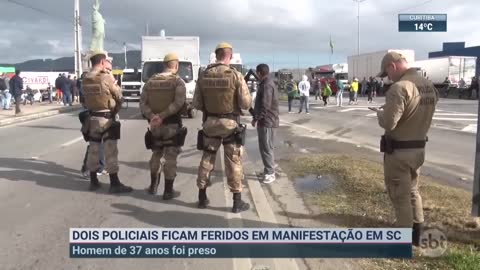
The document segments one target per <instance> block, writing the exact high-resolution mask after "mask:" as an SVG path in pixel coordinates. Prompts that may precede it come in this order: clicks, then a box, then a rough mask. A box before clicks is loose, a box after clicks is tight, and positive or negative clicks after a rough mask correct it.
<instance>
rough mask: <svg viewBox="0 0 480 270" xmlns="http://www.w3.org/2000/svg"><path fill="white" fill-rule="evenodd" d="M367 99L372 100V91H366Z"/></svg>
mask: <svg viewBox="0 0 480 270" xmlns="http://www.w3.org/2000/svg"><path fill="white" fill-rule="evenodd" d="M368 101H373V91H368Z"/></svg>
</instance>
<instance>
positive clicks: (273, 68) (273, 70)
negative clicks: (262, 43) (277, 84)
mask: <svg viewBox="0 0 480 270" xmlns="http://www.w3.org/2000/svg"><path fill="white" fill-rule="evenodd" d="M272 72H275V54H274V55H273V64H272Z"/></svg>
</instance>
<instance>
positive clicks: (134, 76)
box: [122, 72, 142, 82]
mask: <svg viewBox="0 0 480 270" xmlns="http://www.w3.org/2000/svg"><path fill="white" fill-rule="evenodd" d="M141 78H142V73H140V72H137V73H135V72H131V73H130V72H128V73H125V72H124V73H123V75H122V81H123V82H140V80H141Z"/></svg>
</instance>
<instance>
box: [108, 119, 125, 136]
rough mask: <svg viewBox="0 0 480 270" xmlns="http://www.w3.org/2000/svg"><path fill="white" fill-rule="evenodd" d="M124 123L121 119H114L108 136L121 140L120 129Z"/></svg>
mask: <svg viewBox="0 0 480 270" xmlns="http://www.w3.org/2000/svg"><path fill="white" fill-rule="evenodd" d="M121 126H122V124H121V123H120V122H119V121H113V122H112V125H111V126H110V128H109V129H108V138H109V139H111V140H120V129H121Z"/></svg>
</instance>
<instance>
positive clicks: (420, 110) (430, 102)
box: [377, 55, 438, 243]
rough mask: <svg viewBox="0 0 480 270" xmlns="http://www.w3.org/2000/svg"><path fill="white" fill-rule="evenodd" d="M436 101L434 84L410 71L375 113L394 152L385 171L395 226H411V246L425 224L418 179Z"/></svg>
mask: <svg viewBox="0 0 480 270" xmlns="http://www.w3.org/2000/svg"><path fill="white" fill-rule="evenodd" d="M395 57H401V55H400V56H396V55H395ZM437 102H438V91H437V89H435V87H434V86H433V84H432V83H431V82H429V81H428V80H426V79H425V78H423V77H421V76H419V75H418V74H417V73H416V70H414V69H409V70H407V72H406V73H405V74H404V75H403V76H402V77H401V79H400V80H399V81H397V82H395V83H394V84H393V85H392V86H391V87H390V89H389V90H388V92H387V96H386V103H385V105H384V108H383V110H381V111H378V113H377V115H378V123H379V125H380V126H381V127H382V128H384V129H385V136H388V138H390V139H391V140H392V146H393V152H392V153H385V156H384V171H385V185H386V187H387V191H388V194H389V196H390V199H391V201H392V204H393V207H394V209H395V216H396V224H397V226H399V227H404V228H408V227H410V228H411V227H412V226H413V228H414V237H413V238H414V243H415V238H416V237H417V238H418V235H415V232H416V229H418V230H420V227H421V224H422V223H423V221H424V216H423V208H422V198H421V196H420V193H419V190H418V177H419V175H420V167H421V166H422V165H423V163H424V161H425V143H426V140H427V132H428V130H429V129H430V125H431V122H432V117H433V114H434V112H435V106H436V104H437ZM418 230H417V231H418ZM417 240H418V239H417Z"/></svg>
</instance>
